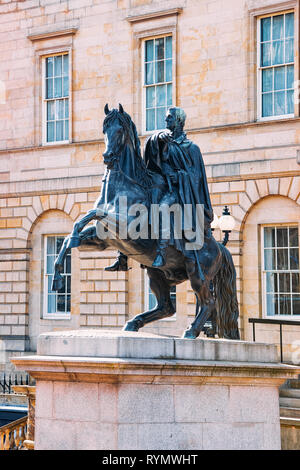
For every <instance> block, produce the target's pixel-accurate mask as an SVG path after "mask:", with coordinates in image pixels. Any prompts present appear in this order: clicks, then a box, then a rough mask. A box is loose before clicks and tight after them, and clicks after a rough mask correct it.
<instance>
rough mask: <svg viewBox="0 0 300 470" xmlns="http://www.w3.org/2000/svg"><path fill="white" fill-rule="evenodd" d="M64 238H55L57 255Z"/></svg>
mask: <svg viewBox="0 0 300 470" xmlns="http://www.w3.org/2000/svg"><path fill="white" fill-rule="evenodd" d="M64 239H65V238H64V237H56V247H55V249H56V254H57V255H58V253H59V252H60V249H61V247H62V244H63V242H64Z"/></svg>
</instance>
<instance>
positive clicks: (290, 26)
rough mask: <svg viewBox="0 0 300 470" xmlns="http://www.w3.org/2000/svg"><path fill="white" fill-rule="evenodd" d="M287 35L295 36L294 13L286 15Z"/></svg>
mask: <svg viewBox="0 0 300 470" xmlns="http://www.w3.org/2000/svg"><path fill="white" fill-rule="evenodd" d="M285 37H286V38H290V37H294V13H287V14H286V15H285Z"/></svg>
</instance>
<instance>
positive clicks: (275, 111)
mask: <svg viewBox="0 0 300 470" xmlns="http://www.w3.org/2000/svg"><path fill="white" fill-rule="evenodd" d="M294 57H295V54H294V13H293V12H287V13H281V14H274V15H270V16H266V17H263V18H260V19H259V27H258V64H259V67H258V89H259V96H258V103H259V105H258V109H259V118H261V119H271V118H272V119H275V118H278V117H279V116H281V117H289V116H290V117H292V116H293V115H294V60H295V59H294Z"/></svg>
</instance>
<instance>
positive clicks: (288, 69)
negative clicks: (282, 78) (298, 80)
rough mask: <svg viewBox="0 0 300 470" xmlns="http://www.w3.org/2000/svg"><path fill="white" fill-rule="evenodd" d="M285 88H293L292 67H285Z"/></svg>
mask: <svg viewBox="0 0 300 470" xmlns="http://www.w3.org/2000/svg"><path fill="white" fill-rule="evenodd" d="M286 87H287V88H293V87H294V66H293V65H288V66H287V67H286Z"/></svg>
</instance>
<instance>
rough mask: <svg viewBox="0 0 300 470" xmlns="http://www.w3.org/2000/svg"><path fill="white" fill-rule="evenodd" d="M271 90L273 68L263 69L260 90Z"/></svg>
mask: <svg viewBox="0 0 300 470" xmlns="http://www.w3.org/2000/svg"><path fill="white" fill-rule="evenodd" d="M272 90H273V69H264V70H263V71H262V91H263V92H266V91H272Z"/></svg>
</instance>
